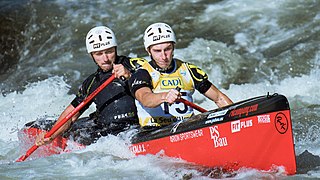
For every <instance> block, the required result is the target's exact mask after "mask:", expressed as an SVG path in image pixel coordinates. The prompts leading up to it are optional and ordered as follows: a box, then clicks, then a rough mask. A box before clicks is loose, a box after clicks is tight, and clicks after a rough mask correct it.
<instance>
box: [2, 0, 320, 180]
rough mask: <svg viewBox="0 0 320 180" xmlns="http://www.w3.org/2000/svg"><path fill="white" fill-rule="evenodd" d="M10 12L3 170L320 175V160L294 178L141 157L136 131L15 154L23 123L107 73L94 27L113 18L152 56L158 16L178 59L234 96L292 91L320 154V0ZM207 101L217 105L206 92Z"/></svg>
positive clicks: (5, 19)
mask: <svg viewBox="0 0 320 180" xmlns="http://www.w3.org/2000/svg"><path fill="white" fill-rule="evenodd" d="M0 18H1V21H0V32H1V33H0V36H1V38H0V41H1V43H0V47H1V54H0V91H1V93H0V124H1V126H0V131H1V133H0V179H88V178H89V179H183V178H184V179H188V178H191V179H210V178H212V177H214V178H231V179H273V178H275V179H301V178H320V169H319V166H318V167H316V166H314V167H312V168H310V169H308V171H305V172H302V173H299V174H297V175H294V176H289V177H287V176H285V175H283V174H282V173H270V172H261V171H257V170H252V169H241V170H239V171H237V172H235V174H233V175H230V174H228V173H218V175H217V176H212V173H211V175H210V173H208V170H203V169H202V170H200V168H195V167H191V166H190V165H186V164H185V163H183V162H181V161H179V160H176V159H169V158H161V157H159V156H151V155H147V156H141V157H134V156H133V155H132V154H131V153H130V151H129V150H128V148H127V145H126V144H127V143H128V138H129V137H130V135H131V134H130V133H127V134H123V135H122V136H120V137H114V136H109V137H105V138H102V139H100V141H98V142H97V143H96V144H94V145H91V146H89V147H87V148H86V149H85V150H80V151H74V152H73V153H65V154H62V155H57V156H51V157H47V158H30V159H28V160H27V161H25V162H22V163H15V162H14V161H15V160H16V159H17V158H18V157H20V156H21V155H22V154H23V153H25V150H26V149H28V148H29V147H23V146H22V145H21V144H19V141H18V135H17V134H18V133H17V132H18V130H19V129H20V128H22V127H23V125H24V124H25V123H27V122H30V121H33V120H36V119H38V118H42V117H45V116H49V117H53V118H56V117H57V116H58V115H59V114H60V113H61V112H62V111H63V109H64V108H65V107H66V106H67V105H68V104H69V103H70V101H71V100H72V99H73V97H74V93H75V92H76V90H77V89H78V86H79V85H80V83H81V82H82V81H83V80H84V78H85V77H86V76H88V75H89V74H90V73H92V72H93V71H95V69H96V65H95V64H94V63H93V62H92V60H91V59H90V56H89V55H88V54H87V53H86V49H85V35H86V33H87V32H88V30H89V29H90V28H92V27H93V26H96V25H106V26H108V27H110V28H111V29H113V30H114V31H115V33H116V36H117V39H118V44H119V47H118V50H119V54H122V55H128V56H131V57H147V54H146V52H145V51H144V48H143V42H142V34H143V32H144V29H145V28H146V27H147V26H148V25H149V24H151V23H154V22H166V23H168V24H170V25H171V26H172V28H173V29H174V30H175V32H176V34H177V41H178V42H177V45H176V50H175V57H177V58H181V59H183V60H185V61H188V62H191V63H194V64H196V65H198V66H199V67H201V68H202V69H203V70H205V71H206V72H207V73H208V75H209V79H210V80H211V81H212V82H213V83H214V84H215V85H216V86H217V87H218V88H219V89H221V90H222V91H223V92H224V93H226V94H227V95H228V96H229V97H230V98H231V99H232V100H233V101H235V102H237V101H240V100H244V99H247V98H251V97H254V96H260V95H266V94H267V93H268V92H269V93H271V94H272V93H279V94H283V95H285V96H286V97H287V98H288V100H289V103H290V107H291V116H292V121H293V122H292V123H293V133H294V142H295V151H296V154H297V155H299V154H301V153H302V152H303V151H305V150H308V151H309V152H311V153H312V154H314V155H316V156H319V155H320V130H319V129H320V123H319V121H320V93H319V92H320V90H319V89H320V83H319V81H320V68H319V67H320V46H319V42H320V1H319V0H307V1H306V0H236V1H234V0H221V1H219V0H211V1H206V0H171V1H163V0H159V1H153V0H137V1H131V0H118V1H111V0H100V1H73V0H68V1H63V0H52V1H41V0H32V1H26V0H16V1H4V0H2V1H0ZM195 102H196V103H197V104H199V105H200V106H202V107H204V108H206V109H214V108H216V106H215V105H214V104H213V103H211V102H209V101H207V100H206V99H205V98H204V97H203V96H202V95H200V94H198V93H196V95H195ZM93 109H94V107H92V108H91V109H90V110H93ZM90 110H89V111H90ZM88 113H89V112H87V113H86V114H85V115H87V114H88ZM35 153H36V152H35Z"/></svg>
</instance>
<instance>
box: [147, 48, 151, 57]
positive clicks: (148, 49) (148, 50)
mask: <svg viewBox="0 0 320 180" xmlns="http://www.w3.org/2000/svg"><path fill="white" fill-rule="evenodd" d="M146 51H147V52H148V54H149V56H151V53H150V47H149V48H146Z"/></svg>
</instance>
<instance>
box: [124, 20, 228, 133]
mask: <svg viewBox="0 0 320 180" xmlns="http://www.w3.org/2000/svg"><path fill="white" fill-rule="evenodd" d="M143 39H144V47H145V50H146V51H147V52H148V54H149V55H150V58H151V61H150V62H149V63H145V64H143V65H142V67H141V68H140V69H138V70H137V71H136V72H135V73H134V74H132V76H131V78H130V80H129V85H130V90H131V92H132V94H133V96H134V97H135V98H136V99H137V100H136V105H137V110H138V116H139V123H140V126H141V127H143V128H153V127H162V126H165V125H169V124H171V123H173V122H176V121H178V120H183V119H185V118H188V117H190V116H192V115H193V113H194V112H193V109H192V108H191V107H188V106H186V105H185V104H183V103H181V102H176V101H177V100H178V99H179V98H180V97H183V98H184V99H186V100H188V101H190V102H192V101H193V98H192V95H193V93H194V91H195V90H197V91H199V92H200V93H202V94H204V95H205V96H206V97H207V98H209V99H211V100H212V101H214V102H215V103H216V104H217V106H218V107H223V106H226V105H229V104H232V103H233V102H232V101H231V100H230V99H229V97H228V96H226V95H225V94H224V93H222V92H221V91H220V90H218V89H217V88H216V86H214V85H213V84H212V83H211V82H210V81H209V80H208V76H207V74H206V73H205V72H203V71H202V70H201V69H200V68H199V67H197V66H195V65H193V64H191V63H187V62H184V61H182V60H180V59H176V58H173V55H174V46H175V43H176V37H175V33H174V31H173V30H172V28H171V27H170V26H169V25H168V24H165V23H154V24H152V25H150V26H149V27H147V29H146V30H145V32H144V38H143ZM176 87H179V88H180V89H181V91H180V92H179V91H178V90H177V89H176Z"/></svg>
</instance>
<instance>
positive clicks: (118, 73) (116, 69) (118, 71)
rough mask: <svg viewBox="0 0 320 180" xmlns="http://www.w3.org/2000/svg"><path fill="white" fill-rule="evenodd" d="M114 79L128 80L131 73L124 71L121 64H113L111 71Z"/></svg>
mask: <svg viewBox="0 0 320 180" xmlns="http://www.w3.org/2000/svg"><path fill="white" fill-rule="evenodd" d="M112 72H113V73H114V75H115V77H116V78H120V77H125V78H126V79H128V78H130V76H131V72H130V71H129V70H128V69H126V68H125V67H124V66H123V65H122V64H113V71H112Z"/></svg>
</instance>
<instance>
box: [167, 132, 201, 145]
mask: <svg viewBox="0 0 320 180" xmlns="http://www.w3.org/2000/svg"><path fill="white" fill-rule="evenodd" d="M202 136H203V131H202V129H198V130H194V131H189V132H185V133H181V134H177V135H173V136H170V142H172V143H175V142H180V141H185V140H189V139H194V138H198V137H202Z"/></svg>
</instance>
